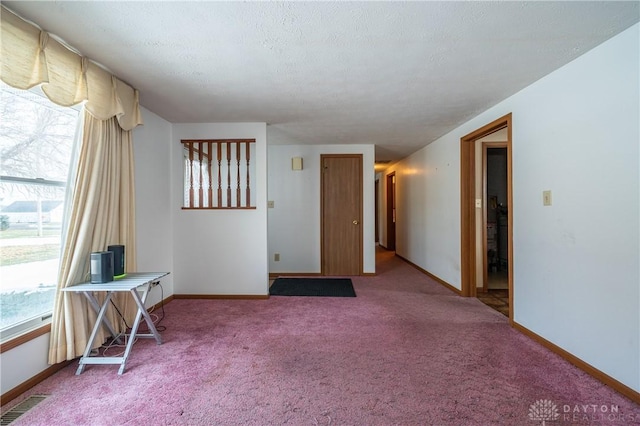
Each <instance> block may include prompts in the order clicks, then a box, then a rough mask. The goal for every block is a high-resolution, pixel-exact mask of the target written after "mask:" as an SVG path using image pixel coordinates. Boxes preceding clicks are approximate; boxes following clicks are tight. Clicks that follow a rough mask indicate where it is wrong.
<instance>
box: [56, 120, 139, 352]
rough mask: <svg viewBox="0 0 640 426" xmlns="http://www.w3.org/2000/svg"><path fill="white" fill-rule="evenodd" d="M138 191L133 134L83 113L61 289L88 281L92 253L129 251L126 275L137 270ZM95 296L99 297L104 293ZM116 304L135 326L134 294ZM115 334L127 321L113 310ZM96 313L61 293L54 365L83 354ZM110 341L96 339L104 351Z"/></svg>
mask: <svg viewBox="0 0 640 426" xmlns="http://www.w3.org/2000/svg"><path fill="white" fill-rule="evenodd" d="M134 201H135V190H134V170H133V146H132V140H131V131H126V130H123V129H122V128H121V127H120V126H119V124H118V122H117V121H116V119H115V118H111V119H109V120H99V119H97V118H95V117H93V116H92V115H91V114H89V112H88V111H85V112H84V125H83V131H82V144H81V148H80V154H79V157H78V168H77V175H76V178H75V182H74V184H73V195H72V202H71V212H69V215H68V220H69V226H68V231H67V234H66V238H65V241H64V247H63V251H62V259H61V264H60V273H59V276H58V288H59V289H60V288H65V287H68V286H70V285H74V284H77V283H79V282H83V281H87V280H88V278H89V274H90V271H89V257H90V254H91V252H95V251H103V250H104V249H105V248H106V247H107V246H108V245H111V244H122V245H124V246H125V256H126V259H125V264H126V271H127V272H135V271H136V240H135V205H134ZM96 296H98V297H100V295H99V294H97V295H96ZM113 299H114V302H115V304H116V305H117V306H118V307H119V310H120V312H121V313H122V314H123V315H124V317H125V320H126V323H127V324H131V323H132V322H133V318H134V316H135V313H136V305H135V302H134V301H133V299H132V298H131V295H130V294H128V293H122V294H118V295H114V298H113ZM107 316H108V318H109V319H110V320H111V322H112V324H113V325H114V328H115V329H116V330H115V331H116V332H121V331H124V330H125V322H124V321H123V320H122V319H121V318H120V317H119V315H118V313H117V312H116V311H115V309H114V308H113V306H110V309H109V311H108V313H107ZM95 319H96V313H95V311H94V310H93V308H92V307H91V306H90V305H88V303H87V301H86V299H85V298H84V296H81V295H78V294H76V293H71V294H70V293H66V292H61V291H58V292H57V294H56V299H55V304H54V310H53V319H52V324H51V340H50V347H49V363H50V364H55V363H58V362H62V361H64V360H70V359H73V358H75V357H77V356H80V355H82V353H83V352H84V349H85V346H86V344H87V340H88V337H89V334H90V333H91V329H92V327H93V324H94V323H95ZM108 337H109V336H108V335H107V334H106V332H105V331H104V330H101V331H100V334H99V335H98V337H97V338H96V340H95V342H97V343H96V346H100V344H101V343H102V342H104V341H105V340H106V339H107V338H108Z"/></svg>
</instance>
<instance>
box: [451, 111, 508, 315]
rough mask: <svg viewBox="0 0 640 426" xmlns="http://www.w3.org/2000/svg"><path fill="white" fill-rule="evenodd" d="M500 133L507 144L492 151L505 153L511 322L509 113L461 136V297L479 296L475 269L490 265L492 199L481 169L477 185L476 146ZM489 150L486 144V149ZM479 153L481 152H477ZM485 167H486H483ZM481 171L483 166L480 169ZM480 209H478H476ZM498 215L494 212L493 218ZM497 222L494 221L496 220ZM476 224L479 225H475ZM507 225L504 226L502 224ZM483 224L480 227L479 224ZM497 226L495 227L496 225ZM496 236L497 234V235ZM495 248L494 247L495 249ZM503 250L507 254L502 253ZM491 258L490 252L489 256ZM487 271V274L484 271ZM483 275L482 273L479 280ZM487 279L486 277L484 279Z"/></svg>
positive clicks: (504, 233) (505, 238) (505, 237)
mask: <svg viewBox="0 0 640 426" xmlns="http://www.w3.org/2000/svg"><path fill="white" fill-rule="evenodd" d="M500 130H503V132H504V136H505V138H506V141H502V145H501V146H494V147H492V148H496V149H504V150H506V151H505V153H506V204H505V205H504V206H503V209H504V212H505V213H507V214H505V215H504V217H503V219H502V220H503V222H502V226H503V229H502V237H500V238H502V242H503V260H504V264H503V265H504V268H505V269H506V275H507V291H508V296H507V300H506V302H507V304H508V307H509V309H508V316H509V321H510V322H511V323H513V311H514V309H513V243H512V241H513V220H512V214H511V212H512V211H513V208H512V200H513V197H512V183H511V182H512V170H511V155H512V152H511V151H512V150H511V134H512V124H511V114H508V115H506V116H504V117H501V118H499V119H497V120H495V121H493V122H492V123H489V124H487V125H486V126H483V127H481V128H480V129H478V130H476V131H474V132H472V133H470V134H468V135H467V136H464V137H463V138H461V139H460V185H461V187H460V196H461V198H460V208H461V249H462V250H461V281H462V283H461V284H462V291H461V293H462V295H463V296H466V297H476V296H477V295H478V288H477V280H478V279H480V278H479V277H478V274H477V273H478V272H480V271H478V268H483V269H484V267H483V266H484V265H487V268H488V266H489V265H488V264H489V262H490V260H489V248H488V247H487V237H488V235H487V234H488V231H487V214H488V211H489V209H490V208H491V207H492V204H491V203H492V200H490V199H488V196H487V195H486V194H485V193H486V182H485V181H486V177H484V176H486V173H484V170H483V173H482V175H483V177H482V181H483V182H482V185H479V183H480V182H478V177H477V176H476V160H477V158H476V147H477V144H478V143H479V141H482V139H483V138H486V137H487V136H488V135H491V134H493V133H496V132H497V131H500ZM486 149H489V145H487V146H486ZM478 151H479V152H482V151H481V150H478ZM485 167H486V166H485ZM483 169H484V167H483ZM478 187H483V188H484V189H483V191H482V192H481V193H478V192H477V190H476V188H478ZM489 196H490V195H489ZM495 201H496V210H498V206H497V204H498V199H497V198H496V199H495ZM478 209H481V210H478ZM479 211H481V212H482V216H483V220H482V221H479V220H478V212H479ZM497 214H498V212H497V211H496V215H497ZM497 220H498V219H497V218H496V221H497ZM478 222H479V223H478ZM505 222H506V223H505ZM481 224H482V225H481ZM477 226H483V229H482V230H481V231H482V232H478V230H477V229H476V227H477ZM496 226H498V225H497V224H496ZM496 236H497V235H496ZM496 249H497V247H496ZM505 249H506V251H504V250H505ZM491 255H493V253H491ZM495 255H496V256H497V258H496V259H494V260H495V261H496V262H498V263H497V265H499V262H500V258H499V253H498V252H497V250H496V253H495ZM487 272H488V271H487ZM483 275H484V271H482V274H481V275H480V277H482V276H483ZM487 279H488V277H487ZM485 285H487V287H488V281H487V280H485V281H484V282H483V285H482V286H481V287H480V290H481V291H482V290H484V286H485Z"/></svg>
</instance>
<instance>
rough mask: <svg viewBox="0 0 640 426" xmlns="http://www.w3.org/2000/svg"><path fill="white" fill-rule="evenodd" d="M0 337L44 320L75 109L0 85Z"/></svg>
mask: <svg viewBox="0 0 640 426" xmlns="http://www.w3.org/2000/svg"><path fill="white" fill-rule="evenodd" d="M0 95H1V97H0V115H1V116H2V120H1V121H0V175H1V176H0V276H1V280H0V339H1V340H2V341H4V340H6V339H8V338H11V337H14V336H16V335H18V334H20V333H22V332H23V331H26V330H28V329H31V328H34V327H38V326H40V325H43V324H44V323H47V322H48V321H49V318H50V316H51V311H52V309H53V300H54V296H55V291H56V286H57V277H58V268H59V263H60V262H59V260H60V249H61V231H62V222H63V211H64V205H65V190H66V186H67V177H68V174H69V164H70V161H71V153H72V146H73V141H74V136H75V131H76V124H77V121H78V111H77V110H76V109H74V108H68V107H61V106H58V105H56V104H54V103H53V102H51V101H50V100H49V99H47V98H46V97H45V96H44V95H42V94H38V93H36V91H35V90H34V91H25V90H18V89H13V88H12V87H10V86H7V85H6V84H4V83H2V82H0Z"/></svg>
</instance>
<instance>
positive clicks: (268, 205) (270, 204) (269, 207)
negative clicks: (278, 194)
mask: <svg viewBox="0 0 640 426" xmlns="http://www.w3.org/2000/svg"><path fill="white" fill-rule="evenodd" d="M275 206H276V203H275V202H274V201H267V208H268V209H272V208H274V207H275Z"/></svg>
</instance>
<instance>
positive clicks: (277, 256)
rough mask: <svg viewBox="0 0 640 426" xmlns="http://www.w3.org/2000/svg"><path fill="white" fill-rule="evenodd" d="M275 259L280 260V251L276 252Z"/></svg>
mask: <svg viewBox="0 0 640 426" xmlns="http://www.w3.org/2000/svg"><path fill="white" fill-rule="evenodd" d="M273 260H274V261H276V262H280V253H275V254H274V255H273Z"/></svg>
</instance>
